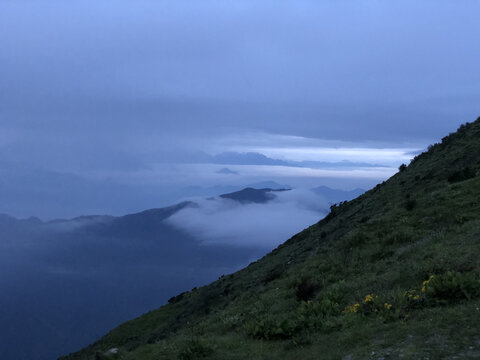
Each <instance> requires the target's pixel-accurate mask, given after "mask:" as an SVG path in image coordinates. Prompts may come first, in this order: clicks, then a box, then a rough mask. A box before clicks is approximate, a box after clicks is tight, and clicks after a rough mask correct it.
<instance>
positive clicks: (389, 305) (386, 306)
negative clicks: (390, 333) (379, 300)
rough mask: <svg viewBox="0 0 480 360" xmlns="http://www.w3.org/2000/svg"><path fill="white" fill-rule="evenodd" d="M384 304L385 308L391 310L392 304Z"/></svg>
mask: <svg viewBox="0 0 480 360" xmlns="http://www.w3.org/2000/svg"><path fill="white" fill-rule="evenodd" d="M383 305H384V306H385V308H386V309H387V310H391V309H392V304H389V303H385V304H383Z"/></svg>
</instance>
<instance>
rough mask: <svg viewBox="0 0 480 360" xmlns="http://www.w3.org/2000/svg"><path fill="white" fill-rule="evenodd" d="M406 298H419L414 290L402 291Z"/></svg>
mask: <svg viewBox="0 0 480 360" xmlns="http://www.w3.org/2000/svg"><path fill="white" fill-rule="evenodd" d="M403 296H405V297H406V298H407V299H408V300H418V299H420V295H419V294H416V293H415V290H408V291H405V292H404V293H403Z"/></svg>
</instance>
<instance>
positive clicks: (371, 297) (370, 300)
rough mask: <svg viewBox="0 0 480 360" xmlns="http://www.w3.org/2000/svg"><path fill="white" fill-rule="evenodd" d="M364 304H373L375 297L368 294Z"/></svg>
mask: <svg viewBox="0 0 480 360" xmlns="http://www.w3.org/2000/svg"><path fill="white" fill-rule="evenodd" d="M363 302H364V303H365V304H366V303H369V302H373V295H372V294H368V295H367V296H365V299H363Z"/></svg>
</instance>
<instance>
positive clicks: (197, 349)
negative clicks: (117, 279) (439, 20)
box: [63, 120, 480, 360]
mask: <svg viewBox="0 0 480 360" xmlns="http://www.w3.org/2000/svg"><path fill="white" fill-rule="evenodd" d="M467 168H468V169H467ZM464 169H467V170H464ZM479 170H480V120H477V121H476V122H474V123H472V124H468V125H466V126H462V127H461V128H460V129H459V130H458V131H457V132H456V133H455V134H451V135H450V136H448V137H446V138H444V139H443V141H442V143H441V144H436V145H434V146H432V147H430V148H429V151H427V152H426V153H424V154H422V155H420V156H418V157H417V158H416V159H415V160H414V161H412V163H411V164H410V165H409V166H408V167H407V168H406V169H404V170H402V171H400V172H399V173H397V174H396V175H395V176H393V177H392V178H390V179H389V180H388V181H386V182H385V183H383V184H380V185H378V186H377V187H375V188H374V189H372V190H371V191H369V192H367V193H366V194H364V195H362V196H360V197H359V198H357V199H355V200H352V201H350V202H348V203H343V204H341V205H340V206H336V207H333V208H332V211H331V213H330V215H329V216H327V217H326V218H325V219H323V220H322V221H320V222H319V223H317V224H315V225H313V226H311V227H309V228H308V229H305V230H304V231H302V232H301V233H299V234H297V235H295V236H294V237H293V238H291V239H290V240H288V241H287V242H285V243H284V244H282V245H281V246H279V247H278V248H277V249H275V250H274V251H272V252H271V253H270V254H268V255H266V256H265V257H264V258H262V259H261V260H259V261H257V262H255V263H252V264H250V265H249V266H248V267H247V268H245V269H243V270H241V271H239V272H237V273H235V274H232V275H227V276H224V277H222V278H220V279H219V280H218V281H216V282H214V283H212V284H210V285H208V286H205V287H202V288H199V289H195V290H193V291H191V292H188V293H186V294H185V295H184V296H183V297H182V298H181V299H178V301H177V302H175V303H172V304H169V305H166V306H163V307H161V308H159V309H158V310H155V311H152V312H150V313H147V314H145V315H143V316H141V317H139V318H138V319H135V320H132V321H129V322H127V323H124V324H123V325H121V326H119V327H118V328H116V329H114V330H113V331H112V332H110V333H109V334H107V335H106V336H105V337H103V338H102V339H100V340H99V341H98V342H96V343H95V344H92V345H91V346H89V347H87V348H85V349H83V350H81V351H79V352H77V353H74V354H71V355H68V356H66V357H64V358H63V359H64V360H67V359H96V358H98V359H101V358H104V357H105V356H106V357H107V358H109V357H108V355H105V352H106V351H107V350H108V349H110V348H113V347H118V348H120V352H119V354H118V356H117V357H116V358H119V359H125V360H133V359H136V360H160V359H181V360H182V359H183V360H184V359H202V358H205V359H279V358H283V359H292V360H293V359H319V358H321V359H342V360H348V359H398V358H403V359H453V358H467V359H468V358H472V359H474V358H480V310H479V308H480V302H479V295H480V266H479V265H480V260H479V257H480V200H479V199H480V176H478V175H479ZM465 174H466V175H465ZM472 174H474V176H472ZM431 275H433V276H434V279H435V280H432V281H431V282H429V283H427V284H426V285H425V286H426V289H425V292H422V284H423V282H424V281H427V280H428V279H429V278H430V276H431ZM405 292H409V294H412V296H411V298H408V295H405ZM368 294H372V295H373V296H372V299H373V300H372V301H365V297H366V295H368ZM415 295H418V299H416V300H414V299H413V296H415ZM355 304H358V306H357V311H356V312H351V311H350V312H348V309H352V308H349V307H352V306H355ZM385 304H387V305H389V306H390V307H389V308H387V305H385ZM345 309H347V311H345ZM112 358H113V357H112Z"/></svg>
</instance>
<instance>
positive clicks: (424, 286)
mask: <svg viewBox="0 0 480 360" xmlns="http://www.w3.org/2000/svg"><path fill="white" fill-rule="evenodd" d="M434 277H435V275H430V277H429V278H428V280H425V281H424V282H423V283H422V292H426V291H427V285H428V284H429V283H430V281H432V279H433V278H434Z"/></svg>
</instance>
